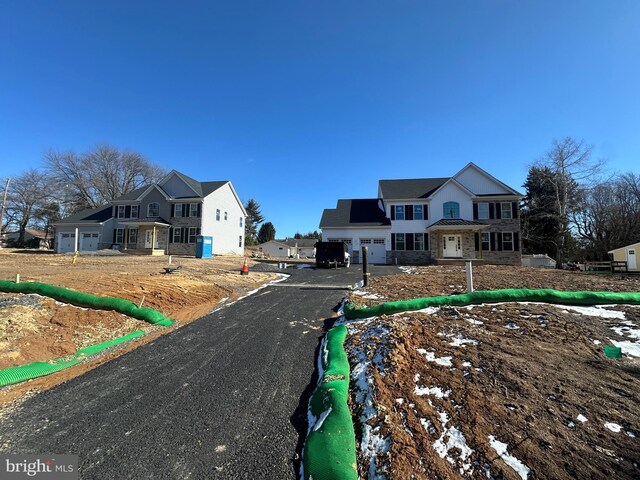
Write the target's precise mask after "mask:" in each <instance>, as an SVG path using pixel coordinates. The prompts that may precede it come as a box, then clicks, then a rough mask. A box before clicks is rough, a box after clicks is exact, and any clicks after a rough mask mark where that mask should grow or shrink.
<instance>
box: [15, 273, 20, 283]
mask: <svg viewBox="0 0 640 480" xmlns="http://www.w3.org/2000/svg"><path fill="white" fill-rule="evenodd" d="M16 283H20V274H19V273H16Z"/></svg>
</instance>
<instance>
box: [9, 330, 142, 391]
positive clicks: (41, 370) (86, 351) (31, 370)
mask: <svg viewBox="0 0 640 480" xmlns="http://www.w3.org/2000/svg"><path fill="white" fill-rule="evenodd" d="M142 335H144V332H143V331H142V330H136V331H135V332H131V333H129V334H127V335H123V336H122V337H118V338H114V339H113V340H109V341H106V342H103V343H98V344H96V345H91V346H89V347H84V348H81V349H80V350H78V351H77V352H76V353H74V354H73V355H72V356H71V357H69V358H58V359H56V360H52V361H51V362H33V363H28V364H26V365H20V366H18V367H9V368H5V369H4V370H0V387H4V386H6V385H12V384H14V383H20V382H24V381H26V380H31V379H32V378H37V377H42V376H44V375H50V374H52V373H55V372H59V371H60V370H64V369H65V368H68V367H71V366H73V365H76V364H78V363H80V362H82V361H83V360H84V359H86V358H87V357H89V356H91V355H95V354H96V353H99V352H102V351H103V350H106V349H107V348H111V347H113V346H115V345H119V344H121V343H124V342H128V341H129V340H133V339H134V338H138V337H140V336H142Z"/></svg>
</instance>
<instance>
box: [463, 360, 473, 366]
mask: <svg viewBox="0 0 640 480" xmlns="http://www.w3.org/2000/svg"><path fill="white" fill-rule="evenodd" d="M462 366H463V367H473V365H471V362H466V361H465V362H462Z"/></svg>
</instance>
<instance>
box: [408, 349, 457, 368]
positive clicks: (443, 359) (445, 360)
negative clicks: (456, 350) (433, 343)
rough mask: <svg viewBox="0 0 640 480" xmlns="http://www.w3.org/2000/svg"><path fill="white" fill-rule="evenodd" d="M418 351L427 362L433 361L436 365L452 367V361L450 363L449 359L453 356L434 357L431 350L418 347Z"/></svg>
mask: <svg viewBox="0 0 640 480" xmlns="http://www.w3.org/2000/svg"><path fill="white" fill-rule="evenodd" d="M417 350H418V353H420V354H421V355H424V357H425V358H426V359H427V361H428V362H435V363H437V364H438V365H442V366H444V367H452V366H453V363H451V359H452V358H453V357H439V358H438V357H436V354H435V353H433V352H428V351H426V350H425V349H424V348H418V349H417Z"/></svg>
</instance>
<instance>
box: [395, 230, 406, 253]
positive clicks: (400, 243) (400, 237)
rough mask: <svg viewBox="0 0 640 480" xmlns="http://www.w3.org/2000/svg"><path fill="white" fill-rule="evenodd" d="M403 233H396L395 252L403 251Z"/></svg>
mask: <svg viewBox="0 0 640 480" xmlns="http://www.w3.org/2000/svg"><path fill="white" fill-rule="evenodd" d="M404 249H405V243H404V233H396V250H404Z"/></svg>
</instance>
